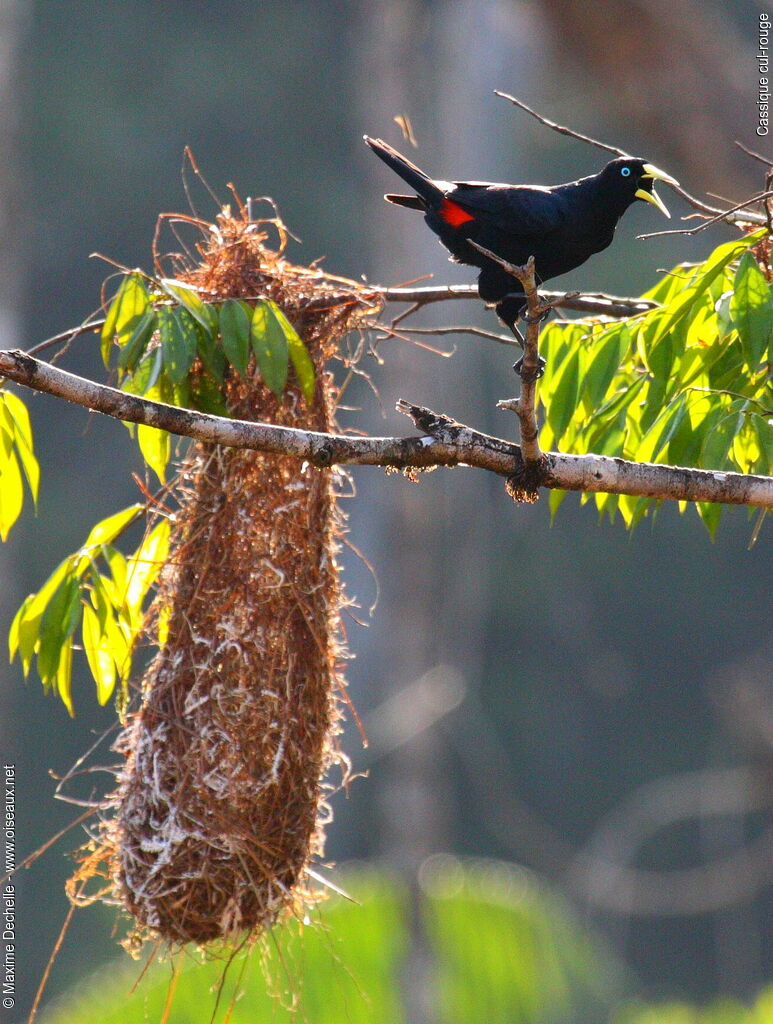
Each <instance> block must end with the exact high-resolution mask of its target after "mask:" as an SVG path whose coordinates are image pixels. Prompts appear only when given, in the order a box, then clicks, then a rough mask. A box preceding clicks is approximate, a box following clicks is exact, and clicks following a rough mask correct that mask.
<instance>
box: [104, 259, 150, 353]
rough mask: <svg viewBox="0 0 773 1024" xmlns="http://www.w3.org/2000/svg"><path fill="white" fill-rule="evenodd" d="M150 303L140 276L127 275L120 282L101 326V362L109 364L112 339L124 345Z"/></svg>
mask: <svg viewBox="0 0 773 1024" xmlns="http://www.w3.org/2000/svg"><path fill="white" fill-rule="evenodd" d="M149 303H150V298H149V296H148V290H147V288H146V287H145V281H144V279H143V277H142V275H141V274H139V273H136V272H135V273H132V274H129V275H127V276H126V277H125V278H124V279H123V281H122V282H121V286H120V288H119V289H118V291H117V292H116V295H115V298H114V299H113V302H112V304H111V306H110V308H109V310H108V312H107V316H106V318H105V322H104V324H103V326H102V344H101V349H102V360H103V362H104V364H105V368H107V367H108V366H109V364H110V348H111V345H112V343H113V338H116V339H117V341H118V344H119V345H120V346H122V347H123V346H124V345H126V343H127V342H128V341H129V339H130V338H131V336H132V334H133V333H134V330H135V328H136V327H137V324H138V323H139V322H140V320H141V318H142V316H143V314H144V313H145V312H146V311H147V309H148V306H149Z"/></svg>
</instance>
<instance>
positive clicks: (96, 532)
mask: <svg viewBox="0 0 773 1024" xmlns="http://www.w3.org/2000/svg"><path fill="white" fill-rule="evenodd" d="M143 508H144V505H141V504H139V502H137V503H136V504H134V505H129V507H128V508H123V509H121V511H120V512H114V513H113V515H111V516H107V518H106V519H101V520H100V521H99V522H98V523H97V524H96V525H95V526H92V528H91V530H90V532H89V535H88V537H87V538H86V542H85V544H84V545H83V548H82V549H81V550H83V549H88V548H93V547H97V546H99V545H102V544H112V543H113V541H114V540H115V538H116V537H118V536H119V534H121V533H122V532H123V531H124V530H125V529H126V527H127V526H128V525H129V523H131V522H133V521H134V520H135V519H136V518H137V517H138V516H139V514H140V512H142V510H143Z"/></svg>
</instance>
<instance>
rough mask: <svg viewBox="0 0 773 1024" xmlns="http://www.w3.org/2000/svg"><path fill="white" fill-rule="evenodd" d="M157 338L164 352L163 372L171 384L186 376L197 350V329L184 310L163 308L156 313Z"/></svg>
mask: <svg viewBox="0 0 773 1024" xmlns="http://www.w3.org/2000/svg"><path fill="white" fill-rule="evenodd" d="M158 320H159V336H160V339H161V348H162V349H163V351H164V370H165V372H166V375H167V377H168V379H169V380H170V381H171V382H172V384H181V383H182V382H183V381H184V380H185V379H186V378H187V376H188V373H189V371H190V368H191V366H192V365H193V360H194V359H195V358H196V351H197V348H198V336H199V328H198V325H197V323H196V321H195V320H194V319H193V317H192V316H190V315H189V314H188V313H186V312H185V310H182V309H172V308H171V307H170V306H164V307H162V309H160V310H159V311H158Z"/></svg>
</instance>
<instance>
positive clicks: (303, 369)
mask: <svg viewBox="0 0 773 1024" xmlns="http://www.w3.org/2000/svg"><path fill="white" fill-rule="evenodd" d="M269 305H270V306H271V309H272V311H273V313H274V316H275V317H276V319H277V321H278V323H279V326H280V327H281V328H282V330H283V331H284V335H285V338H286V339H287V348H288V350H289V353H290V359H291V361H292V364H293V369H294V370H295V376H296V377H297V378H298V384H299V385H300V388H301V391H302V392H303V397H304V398H305V399H306V404H307V405H311V403H312V402H313V401H314V384H315V377H316V374H315V370H314V363H313V361H312V358H311V355H310V354H309V350H308V349H307V348H306V346H305V344H304V343H303V339H302V338H301V336H300V335H299V334H298V332H297V331H296V329H295V328H294V327H293V325H292V324H291V323H290V321H289V320H288V319H287V317H286V316H285V315H284V313H283V312H282V310H281V309H280V308H279V306H277V304H276V303H275V302H270V303H269Z"/></svg>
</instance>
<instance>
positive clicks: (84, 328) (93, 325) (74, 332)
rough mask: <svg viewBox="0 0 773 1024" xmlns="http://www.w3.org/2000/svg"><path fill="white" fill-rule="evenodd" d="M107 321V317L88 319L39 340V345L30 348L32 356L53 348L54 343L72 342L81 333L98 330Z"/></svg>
mask: <svg viewBox="0 0 773 1024" xmlns="http://www.w3.org/2000/svg"><path fill="white" fill-rule="evenodd" d="M104 322H105V318H104V317H101V318H100V319H99V320H90V319H89V320H86V321H84V323H82V324H79V325H78V326H77V327H71V328H70V329H69V330H67V331H60V332H59V334H54V335H53V336H52V337H50V338H46V340H45V341H39V342H38V344H37V345H35V346H34V347H33V348H31V349H30V350H29V354H30V355H31V356H36V355H37V354H38V353H39V352H45V350H46V349H47V348H53V347H54V345H60V344H61V343H62V342H70V341H72V340H73V339H74V338H77V337H78V335H79V334H86V332H88V331H98V330H100V329H101V328H102V325H103V324H104Z"/></svg>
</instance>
